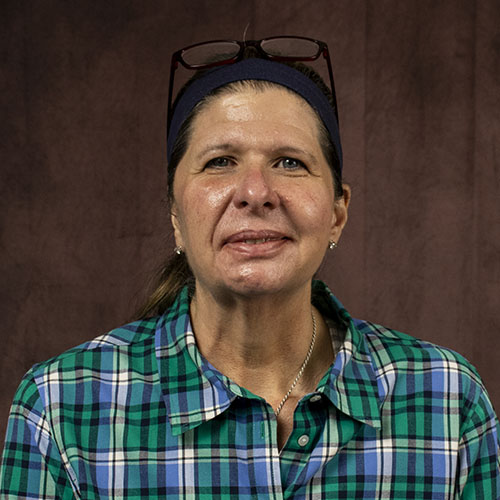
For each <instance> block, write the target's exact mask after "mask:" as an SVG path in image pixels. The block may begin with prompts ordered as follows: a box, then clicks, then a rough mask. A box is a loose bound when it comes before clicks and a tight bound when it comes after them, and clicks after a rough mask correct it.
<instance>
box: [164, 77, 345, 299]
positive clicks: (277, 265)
mask: <svg viewBox="0 0 500 500" xmlns="http://www.w3.org/2000/svg"><path fill="white" fill-rule="evenodd" d="M172 194H173V196H172V197H173V204H172V213H173V216H172V223H173V225H174V229H175V238H176V243H177V245H179V246H181V247H183V249H184V251H185V253H186V256H187V259H188V262H189V264H190V267H191V269H192V271H193V274H194V276H195V278H196V284H197V289H198V287H201V288H204V289H208V290H210V292H211V293H215V292H216V291H219V292H221V291H231V292H232V293H241V294H246V293H252V294H262V293H274V292H278V291H285V290H287V291H291V290H293V289H296V288H297V287H301V286H304V285H306V284H307V283H308V282H310V280H311V278H312V276H313V274H314V273H315V272H316V270H317V268H318V267H319V265H320V263H321V261H322V259H323V256H324V252H325V250H326V248H327V247H328V242H329V240H333V241H337V240H338V238H339V236H340V232H341V230H342V227H343V225H344V223H345V220H346V203H345V199H344V197H340V198H337V199H335V195H334V180H333V176H332V173H331V168H330V165H329V164H328V161H327V159H326V158H325V155H324V152H323V147H322V145H321V139H320V122H319V121H318V118H317V115H316V113H315V112H314V110H313V109H312V108H311V106H310V105H309V104H308V103H307V102H306V101H305V100H304V99H303V98H301V97H299V96H298V95H297V94H295V93H294V92H292V91H290V90H289V89H286V88H284V87H282V86H276V85H274V84H272V85H268V84H265V83H263V82H256V83H255V82H239V83H238V85H236V84H233V87H232V88H231V89H230V90H228V91H222V92H220V93H219V94H218V95H216V96H212V97H211V98H210V99H208V100H207V101H206V102H205V103H204V105H203V106H202V107H201V108H200V109H199V110H198V112H197V113H196V116H195V118H194V119H193V121H192V124H191V131H190V134H189V140H188V145H187V148H186V151H185V152H184V155H183V156H182V158H181V160H180V162H179V164H178V166H177V171H176V174H175V179H174V186H173V193H172Z"/></svg>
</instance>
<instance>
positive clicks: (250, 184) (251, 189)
mask: <svg viewBox="0 0 500 500" xmlns="http://www.w3.org/2000/svg"><path fill="white" fill-rule="evenodd" d="M272 177H273V176H272V174H271V172H269V171H267V170H266V168H265V167H260V166H255V167H249V168H245V169H244V170H243V171H242V172H240V174H239V175H238V180H237V186H236V190H235V193H234V197H233V203H234V204H235V206H236V207H237V208H245V207H248V208H250V209H254V210H259V209H262V208H264V209H265V208H268V209H272V208H276V207H277V206H278V205H279V196H278V194H277V193H276V190H275V186H274V183H273V179H272Z"/></svg>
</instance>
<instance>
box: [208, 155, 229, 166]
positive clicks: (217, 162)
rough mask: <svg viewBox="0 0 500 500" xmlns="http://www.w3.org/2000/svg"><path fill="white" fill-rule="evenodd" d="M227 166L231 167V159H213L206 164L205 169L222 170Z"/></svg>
mask: <svg viewBox="0 0 500 500" xmlns="http://www.w3.org/2000/svg"><path fill="white" fill-rule="evenodd" d="M227 166H229V158H225V157H224V156H219V157H217V158H212V159H211V160H210V161H208V162H207V163H206V164H205V168H222V167H227Z"/></svg>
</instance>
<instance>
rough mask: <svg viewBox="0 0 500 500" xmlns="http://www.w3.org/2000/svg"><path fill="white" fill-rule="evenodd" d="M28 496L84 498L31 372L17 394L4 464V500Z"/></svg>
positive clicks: (0, 476)
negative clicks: (68, 467)
mask: <svg viewBox="0 0 500 500" xmlns="http://www.w3.org/2000/svg"><path fill="white" fill-rule="evenodd" d="M24 498H25V499H28V498H29V499H35V498H36V499H61V500H66V499H68V500H69V499H74V498H80V495H79V493H78V491H77V489H76V488H73V487H72V482H71V480H70V478H69V476H68V474H67V469H66V468H65V466H64V463H63V460H62V457H61V454H60V453H59V450H58V449H57V446H56V444H55V441H54V439H53V436H52V434H51V429H50V426H49V423H48V421H47V418H46V416H45V412H44V408H43V404H42V401H41V398H40V394H39V391H38V388H37V386H36V383H35V381H34V380H33V377H32V375H31V372H28V374H27V375H26V376H25V377H24V379H23V380H22V382H21V384H20V386H19V388H18V390H17V392H16V394H15V396H14V402H13V404H12V408H11V411H10V415H9V421H8V425H7V435H6V440H5V448H4V451H3V457H2V463H1V465H0V499H1V500H8V499H24Z"/></svg>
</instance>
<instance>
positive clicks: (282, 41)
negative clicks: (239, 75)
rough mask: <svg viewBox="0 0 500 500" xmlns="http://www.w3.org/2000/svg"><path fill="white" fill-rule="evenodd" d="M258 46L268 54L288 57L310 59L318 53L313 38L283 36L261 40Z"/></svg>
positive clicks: (317, 46)
mask: <svg viewBox="0 0 500 500" xmlns="http://www.w3.org/2000/svg"><path fill="white" fill-rule="evenodd" d="M260 46H261V47H262V49H263V50H264V51H265V52H266V53H267V54H269V55H270V56H277V57H289V58H290V59H295V60H297V59H302V58H303V59H312V58H316V57H318V56H319V54H320V47H319V45H318V44H317V43H316V42H315V41H313V40H306V39H303V38H294V37H285V38H268V39H267V40H262V42H261V44H260Z"/></svg>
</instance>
